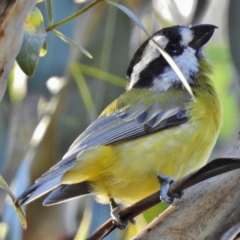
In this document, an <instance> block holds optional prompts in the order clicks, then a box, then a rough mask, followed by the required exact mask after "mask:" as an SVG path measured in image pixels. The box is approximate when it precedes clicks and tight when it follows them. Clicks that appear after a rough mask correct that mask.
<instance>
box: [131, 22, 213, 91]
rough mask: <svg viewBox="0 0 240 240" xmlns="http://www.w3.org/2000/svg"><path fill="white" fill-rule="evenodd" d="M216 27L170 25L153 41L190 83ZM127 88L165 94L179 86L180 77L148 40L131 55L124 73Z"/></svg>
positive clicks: (156, 34)
mask: <svg viewBox="0 0 240 240" xmlns="http://www.w3.org/2000/svg"><path fill="white" fill-rule="evenodd" d="M215 28H216V26H214V25H209V24H204V25H197V26H194V27H185V26H173V27H169V28H163V29H162V30H160V31H158V32H156V33H154V34H153V36H152V38H153V39H154V40H155V41H156V42H157V43H158V44H159V45H160V46H161V47H162V48H163V49H164V50H165V51H166V52H168V54H169V55H171V56H172V58H173V59H174V61H175V62H176V64H177V65H178V67H179V68H180V69H181V71H182V73H183V74H184V76H185V78H186V79H187V81H188V82H189V84H194V82H193V77H194V76H196V75H197V73H198V70H199V59H200V58H201V57H202V53H201V49H202V46H203V45H205V44H206V43H207V42H208V41H209V39H210V38H211V37H212V35H213V32H214V29H215ZM127 78H128V86H127V90H130V89H131V88H147V89H152V90H159V91H167V90H168V89H169V88H171V87H172V86H174V85H175V86H179V85H181V81H180V79H179V77H178V76H177V75H176V73H175V72H174V70H173V69H172V68H171V67H170V66H169V64H168V62H167V61H166V60H165V59H164V57H163V56H162V55H161V54H160V52H159V50H158V49H157V48H156V45H155V44H154V43H153V41H151V40H150V39H147V40H146V41H145V42H144V43H143V44H142V45H141V47H140V48H139V49H138V50H137V51H136V53H135V54H134V56H133V58H132V60H131V62H130V65H129V67H128V70H127Z"/></svg>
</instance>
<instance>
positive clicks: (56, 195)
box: [43, 182, 90, 206]
mask: <svg viewBox="0 0 240 240" xmlns="http://www.w3.org/2000/svg"><path fill="white" fill-rule="evenodd" d="M87 194H90V191H89V186H88V183H87V182H81V183H76V184H71V185H64V184H63V185H60V186H59V187H57V188H56V189H55V190H53V191H52V192H51V193H50V194H49V195H48V196H47V197H46V198H45V200H44V202H43V205H44V206H50V205H54V204H58V203H62V202H65V201H68V200H70V199H73V198H77V197H82V196H84V195H87Z"/></svg>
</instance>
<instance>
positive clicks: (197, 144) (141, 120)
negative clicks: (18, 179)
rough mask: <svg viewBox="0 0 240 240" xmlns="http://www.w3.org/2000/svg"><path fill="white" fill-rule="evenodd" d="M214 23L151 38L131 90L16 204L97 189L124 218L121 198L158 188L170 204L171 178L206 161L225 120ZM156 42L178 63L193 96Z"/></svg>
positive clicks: (49, 201) (140, 53) (135, 65)
mask: <svg viewBox="0 0 240 240" xmlns="http://www.w3.org/2000/svg"><path fill="white" fill-rule="evenodd" d="M216 28H217V27H216V26H214V25H211V24H200V25H196V26H191V27H187V26H181V25H175V26H171V27H167V28H163V29H161V30H159V31H157V32H155V33H154V34H153V35H152V36H151V37H149V38H148V39H147V40H145V41H144V42H143V43H142V45H141V46H140V47H139V49H138V50H137V51H136V52H135V54H134V55H133V57H132V59H131V61H130V64H129V67H128V69H127V74H126V75H127V87H126V91H125V92H124V93H123V94H122V95H120V96H119V97H118V98H117V99H116V100H115V101H113V102H112V103H111V104H110V105H109V106H107V107H106V108H105V110H104V111H103V112H102V113H101V114H100V116H99V117H98V118H97V119H96V120H95V121H94V122H93V123H92V124H90V125H89V126H88V127H87V128H86V130H85V131H83V132H82V133H81V134H80V135H79V137H78V138H77V139H76V140H75V141H74V142H73V144H72V145H71V146H70V148H69V150H68V151H67V152H66V154H65V155H64V156H63V158H62V160H61V161H59V162H58V163H57V164H56V165H54V166H53V167H51V168H50V169H49V170H48V171H47V172H45V173H44V174H43V175H42V176H41V177H40V178H39V179H38V180H36V182H35V183H34V184H33V185H32V186H30V187H29V188H28V189H27V190H26V191H24V192H23V193H22V194H21V195H20V196H19V197H18V198H17V200H16V203H17V204H18V205H23V204H28V203H30V202H32V201H33V200H35V199H36V198H39V197H40V196H42V195H44V194H46V193H48V192H50V193H49V195H48V196H47V197H46V198H45V200H44V201H43V205H44V206H50V205H54V204H58V203H61V202H65V201H68V200H70V199H73V198H77V197H82V196H85V195H88V194H93V195H95V196H96V198H97V200H98V201H99V202H100V203H103V204H105V203H110V207H111V215H112V216H113V217H114V218H115V219H116V220H117V221H118V222H119V223H121V220H120V218H119V216H118V212H119V209H120V207H119V204H121V203H124V204H127V205H129V204H132V203H135V202H137V201H139V200H141V199H143V198H145V197H147V196H149V195H151V194H153V193H155V192H157V191H159V189H160V188H161V191H160V196H159V197H160V198H161V199H162V200H164V201H165V202H167V203H169V204H171V203H172V202H173V200H174V198H173V196H168V195H167V190H168V186H169V184H171V183H172V182H173V181H174V179H179V178H180V177H182V176H184V175H186V174H187V173H189V172H191V171H193V170H196V169H197V168H200V167H201V166H203V165H204V164H205V163H206V162H207V160H208V158H209V156H210V154H211V151H212V149H213V147H214V145H215V143H216V140H217V138H218V135H219V132H220V128H221V126H222V112H223V110H222V104H221V101H220V98H219V96H218V94H217V92H216V90H215V87H214V84H213V82H212V80H211V78H210V75H211V73H212V67H211V65H210V64H209V63H208V61H207V59H206V57H205V56H204V54H203V46H204V45H205V44H206V43H207V42H208V41H209V40H210V39H211V37H212V35H213V33H214V31H215V29H216ZM156 43H157V44H158V45H159V46H160V47H161V48H162V49H163V50H164V51H165V52H167V53H168V54H169V55H170V56H171V57H172V59H173V60H174V61H175V63H176V64H177V65H178V67H179V68H180V70H181V72H182V73H183V75H184V77H185V79H186V80H187V82H188V84H189V86H190V87H191V89H192V92H193V96H194V97H192V96H191V95H190V94H189V91H188V90H187V89H186V88H185V87H184V85H183V83H182V82H181V80H180V79H179V77H178V75H177V74H176V73H175V71H174V70H173V69H172V68H171V66H170V65H169V63H168V62H167V61H166V59H165V58H164V56H163V55H162V54H161V53H160V51H159V50H158V48H157V46H156ZM165 183H167V187H166V186H165V185H166V184H165Z"/></svg>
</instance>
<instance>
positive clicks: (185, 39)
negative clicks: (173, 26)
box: [180, 28, 193, 47]
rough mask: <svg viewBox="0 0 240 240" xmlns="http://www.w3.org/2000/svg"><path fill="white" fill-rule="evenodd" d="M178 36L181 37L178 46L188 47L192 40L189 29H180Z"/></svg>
mask: <svg viewBox="0 0 240 240" xmlns="http://www.w3.org/2000/svg"><path fill="white" fill-rule="evenodd" d="M180 34H181V37H182V40H181V42H180V44H181V45H182V46H185V47H186V46H188V44H189V43H190V42H191V41H192V40H193V34H192V31H191V30H190V29H189V28H182V29H181V33H180Z"/></svg>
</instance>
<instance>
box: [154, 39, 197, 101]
mask: <svg viewBox="0 0 240 240" xmlns="http://www.w3.org/2000/svg"><path fill="white" fill-rule="evenodd" d="M151 41H153V43H154V44H155V45H156V47H157V49H158V51H159V52H160V53H161V54H162V55H163V57H164V58H165V59H166V60H167V62H168V63H169V65H170V66H171V67H172V69H173V70H174V71H175V73H176V74H177V75H178V77H179V78H180V80H181V81H182V83H183V85H184V87H185V88H186V89H187V91H188V93H189V94H190V96H191V97H192V98H193V100H194V101H196V100H195V97H194V95H193V92H192V89H191V87H190V85H189V83H188V81H187V80H186V78H185V76H184V75H183V73H182V71H181V70H180V68H179V67H178V65H177V64H176V63H175V62H174V60H173V58H172V57H171V56H170V55H169V54H168V53H167V52H166V51H164V50H163V49H162V48H161V47H160V46H159V44H158V43H157V42H156V41H154V40H153V39H152V40H151Z"/></svg>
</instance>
